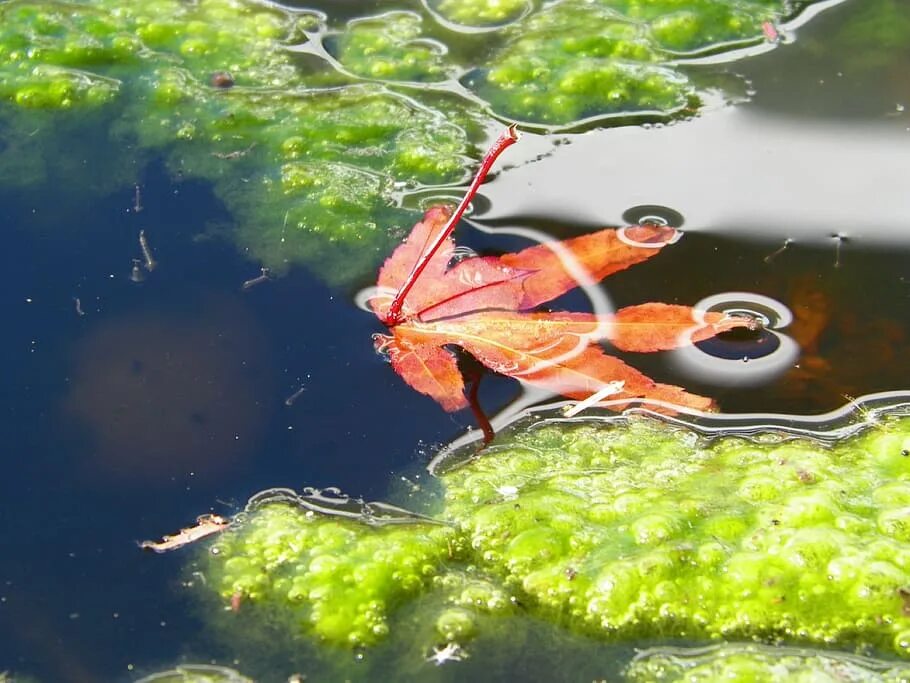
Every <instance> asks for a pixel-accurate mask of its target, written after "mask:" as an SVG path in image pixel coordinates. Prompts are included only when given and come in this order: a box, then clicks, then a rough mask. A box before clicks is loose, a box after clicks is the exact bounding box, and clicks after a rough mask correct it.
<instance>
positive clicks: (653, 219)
mask: <svg viewBox="0 0 910 683" xmlns="http://www.w3.org/2000/svg"><path fill="white" fill-rule="evenodd" d="M622 219H623V221H625V222H626V223H627V224H628V225H666V226H671V227H674V228H681V227H682V225H683V223H685V222H686V221H685V218H683V215H682V214H681V213H680V212H679V211H677V210H675V209H671V208H670V207H668V206H661V205H659V204H641V205H639V206H633V207H630V208H628V209H626V210H625V211H623V213H622Z"/></svg>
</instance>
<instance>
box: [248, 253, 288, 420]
mask: <svg viewBox="0 0 910 683" xmlns="http://www.w3.org/2000/svg"><path fill="white" fill-rule="evenodd" d="M260 270H261V271H262V274H261V275H257V276H256V277H254V278H250V279H249V280H245V281H244V283H243V284H242V285H240V288H241V289H242V290H243V291H246V290H248V289H252V288H253V287H255V286H256V285H261V284H262V283H263V282H268V281H269V280H271V279H272V275H271V273H272V269H271V268H261V269H260ZM288 405H290V404H288Z"/></svg>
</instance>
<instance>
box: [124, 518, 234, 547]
mask: <svg viewBox="0 0 910 683" xmlns="http://www.w3.org/2000/svg"><path fill="white" fill-rule="evenodd" d="M230 524H231V523H230V521H229V520H227V519H225V518H224V517H222V516H221V515H214V514H205V515H199V516H198V517H197V518H196V526H191V527H187V528H185V529H181V530H180V531H179V532H177V533H176V534H174V535H172V536H167V535H166V536H163V537H162V539H161V540H160V541H142V542H141V543H140V544H139V547H140V548H142V549H143V550H154V551H155V552H156V553H166V552H167V551H169V550H175V549H177V548H182V547H183V546H185V545H187V544H189V543H195V542H196V541H198V540H200V539H202V538H205V537H206V536H211V535H212V534H217V533H218V532H219V531H224V530H225V529H226V528H227V527H228V526H230Z"/></svg>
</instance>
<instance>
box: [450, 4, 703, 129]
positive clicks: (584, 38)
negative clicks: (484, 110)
mask: <svg viewBox="0 0 910 683" xmlns="http://www.w3.org/2000/svg"><path fill="white" fill-rule="evenodd" d="M506 33H507V34H508V36H509V37H510V38H511V40H509V41H508V42H507V44H506V45H505V46H504V47H503V48H502V49H501V50H500V51H498V52H496V53H495V54H494V55H493V56H492V57H491V58H490V60H489V62H490V66H489V67H488V68H484V69H480V70H478V71H477V72H476V73H475V74H472V75H471V76H469V77H468V78H467V79H466V83H467V85H468V86H469V87H471V88H472V89H473V90H475V91H476V92H477V93H478V94H479V95H480V96H481V97H482V98H483V99H485V100H487V101H488V102H490V104H491V106H492V108H493V110H494V111H495V112H497V113H498V114H500V115H504V116H506V117H510V118H515V119H518V120H520V121H528V122H534V123H547V124H565V123H570V122H572V121H577V120H581V119H585V118H591V117H597V116H603V115H613V114H620V113H664V114H669V113H672V112H674V111H677V110H679V109H681V108H682V107H683V106H684V105H685V104H686V103H687V101H688V100H689V99H690V98H693V97H694V88H693V87H692V86H691V84H690V83H689V81H688V79H687V78H685V77H684V76H683V75H682V74H680V73H679V72H678V71H677V70H675V69H672V68H668V67H666V66H663V65H660V64H659V62H660V61H661V55H660V53H659V52H658V51H657V50H656V49H655V46H654V45H653V41H652V40H651V39H650V38H649V35H648V31H647V28H646V27H645V26H643V25H641V24H639V23H637V22H632V21H628V20H626V19H624V18H623V17H621V16H619V15H617V14H616V13H615V12H614V11H612V10H611V9H609V8H607V7H603V6H601V5H597V4H591V3H586V2H574V1H565V2H560V3H557V4H554V5H550V6H548V7H546V8H545V9H542V10H541V11H540V12H538V13H535V14H532V15H530V16H528V17H527V18H526V19H525V20H523V21H522V22H520V23H519V24H518V25H515V26H513V27H510V28H509V29H507V31H506Z"/></svg>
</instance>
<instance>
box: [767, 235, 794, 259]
mask: <svg viewBox="0 0 910 683" xmlns="http://www.w3.org/2000/svg"><path fill="white" fill-rule="evenodd" d="M791 244H793V240H791V239H790V238H789V237H788V238H787V239H785V240H784V244H783V246H781V247H780V248H779V249H775V250H774V251H772V252H771V253H770V254H768V255H767V256H765V263H771V261H772V259H774V258H776V257H777V256H778V255H779V254H783V253H784V252H785V251H786V250H787V249H789V248H790V245H791Z"/></svg>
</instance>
